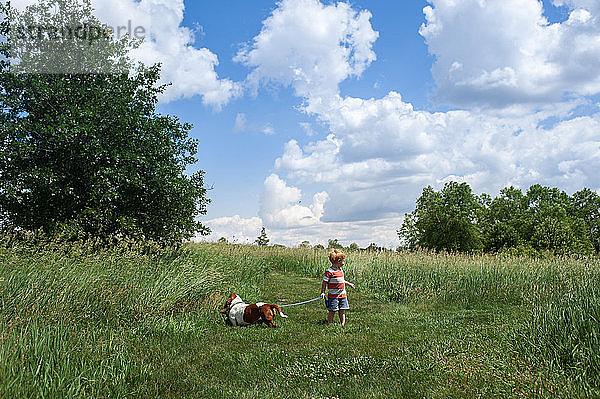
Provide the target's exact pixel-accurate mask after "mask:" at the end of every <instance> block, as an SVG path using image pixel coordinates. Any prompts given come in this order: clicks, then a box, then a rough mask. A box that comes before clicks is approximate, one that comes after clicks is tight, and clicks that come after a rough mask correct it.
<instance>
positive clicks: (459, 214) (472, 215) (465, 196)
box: [398, 182, 483, 251]
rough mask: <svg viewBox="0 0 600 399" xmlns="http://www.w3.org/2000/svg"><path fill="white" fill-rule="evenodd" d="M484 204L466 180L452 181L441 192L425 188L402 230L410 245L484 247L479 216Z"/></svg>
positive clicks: (440, 248)
mask: <svg viewBox="0 0 600 399" xmlns="http://www.w3.org/2000/svg"><path fill="white" fill-rule="evenodd" d="M480 209H481V205H480V204H479V202H478V201H477V198H476V197H475V196H474V195H473V193H472V191H471V188H470V187H469V185H468V184H466V183H461V184H459V183H456V182H449V183H446V185H445V186H444V188H443V189H442V190H441V191H440V192H439V193H438V192H436V191H434V190H433V188H431V187H426V188H424V189H423V193H422V194H421V197H419V199H418V200H417V207H416V209H415V210H414V212H412V213H410V214H408V215H407V216H406V219H405V221H404V223H403V224H402V227H401V229H400V230H399V231H398V234H399V236H400V238H401V240H403V241H404V242H406V243H407V246H408V247H409V248H416V247H423V248H430V249H434V250H437V251H441V250H449V251H476V250H480V249H482V247H483V243H482V240H481V233H480V231H479V229H478V228H477V220H478V216H479V212H480Z"/></svg>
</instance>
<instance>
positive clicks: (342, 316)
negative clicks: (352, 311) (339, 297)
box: [338, 309, 346, 325]
mask: <svg viewBox="0 0 600 399" xmlns="http://www.w3.org/2000/svg"><path fill="white" fill-rule="evenodd" d="M338 316H340V323H342V325H344V324H346V313H345V312H344V309H340V310H339V311H338Z"/></svg>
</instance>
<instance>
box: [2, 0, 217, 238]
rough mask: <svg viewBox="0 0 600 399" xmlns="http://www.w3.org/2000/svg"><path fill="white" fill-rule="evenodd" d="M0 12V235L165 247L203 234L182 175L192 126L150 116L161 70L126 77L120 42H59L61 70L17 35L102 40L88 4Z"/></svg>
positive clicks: (198, 209)
mask: <svg viewBox="0 0 600 399" xmlns="http://www.w3.org/2000/svg"><path fill="white" fill-rule="evenodd" d="M0 7H2V8H1V9H0V11H1V12H3V13H4V14H6V15H8V18H6V19H5V20H4V21H3V24H2V26H1V30H2V32H1V33H2V34H3V35H5V36H6V37H8V41H7V42H6V43H4V44H2V46H1V47H0V51H1V55H2V56H3V57H5V58H4V59H3V60H2V61H0V223H1V226H2V227H3V228H4V229H19V230H28V231H36V230H43V231H44V232H47V233H50V234H53V233H57V232H65V231H68V232H70V233H72V234H74V235H76V236H84V237H89V236H95V237H131V238H137V239H154V240H158V241H163V242H178V241H181V240H182V239H185V238H189V237H191V236H193V235H194V234H196V233H198V232H199V233H201V234H204V233H207V232H208V229H207V228H206V227H204V226H203V225H202V224H201V223H199V222H197V221H196V220H195V218H196V216H197V215H198V214H203V213H205V212H206V205H207V203H208V199H207V198H206V189H205V188H204V184H203V172H202V171H198V172H195V173H193V174H187V173H186V170H187V168H188V167H189V166H190V165H192V164H194V163H195V162H196V161H197V160H196V158H195V154H196V153H197V142H196V141H195V140H193V139H191V138H190V137H189V133H190V130H191V129H192V126H191V125H190V124H187V123H182V122H180V121H179V119H178V118H176V117H173V116H164V115H159V114H158V113H157V112H156V105H157V103H158V96H159V95H160V93H162V92H163V91H164V90H165V86H158V85H157V82H158V80H159V78H160V68H159V66H157V65H154V66H152V67H146V66H144V65H141V64H138V65H137V66H135V67H133V64H132V63H131V61H130V60H129V59H128V58H127V51H128V50H129V49H130V48H131V47H132V46H135V43H134V42H132V41H131V40H129V39H123V40H117V41H115V40H105V42H104V43H101V45H100V46H97V47H91V46H89V45H86V43H80V42H77V40H80V39H78V38H77V37H65V36H64V35H63V36H62V37H59V38H54V39H53V40H58V41H59V47H60V48H62V49H64V48H65V47H64V46H67V48H68V57H69V59H67V60H63V58H65V55H64V54H63V55H62V57H61V52H60V51H56V46H57V45H56V44H55V43H53V42H52V43H51V46H50V47H49V46H48V45H47V41H48V40H46V41H44V40H42V41H40V40H39V39H40V37H38V38H37V39H38V40H37V41H36V40H34V41H33V42H32V41H31V40H30V39H31V37H30V36H29V35H21V36H19V35H16V34H15V33H16V32H18V31H19V30H18V29H16V28H15V27H17V28H18V26H19V24H20V25H21V26H31V25H32V24H35V26H41V27H57V28H59V29H60V28H62V27H65V26H74V25H73V24H80V26H87V27H89V26H95V27H102V28H103V29H106V26H105V25H103V24H101V23H100V21H98V20H97V19H96V18H95V17H94V16H93V15H92V8H91V5H90V1H89V0H86V1H84V2H83V3H81V2H79V1H77V0H58V1H48V0H40V1H39V2H38V3H37V4H36V5H35V6H32V7H28V8H27V9H26V10H25V11H24V12H18V11H16V10H14V9H10V6H9V5H8V4H4V5H0ZM11 28H12V29H11ZM105 32H106V31H105ZM107 33H110V32H107ZM43 39H48V38H46V37H44V38H43ZM71 42H73V43H74V44H73V43H71ZM44 43H45V44H44ZM61 46H62V47H61ZM60 48H59V50H60ZM73 63H75V66H78V67H79V69H73V70H65V69H64V68H63V67H65V66H68V65H73ZM28 68H29V69H28ZM61 68H62V69H61ZM36 71H37V72H36Z"/></svg>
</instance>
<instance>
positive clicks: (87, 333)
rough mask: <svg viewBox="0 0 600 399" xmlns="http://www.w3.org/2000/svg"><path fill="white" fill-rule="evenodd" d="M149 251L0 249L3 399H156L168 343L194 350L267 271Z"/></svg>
mask: <svg viewBox="0 0 600 399" xmlns="http://www.w3.org/2000/svg"><path fill="white" fill-rule="evenodd" d="M147 249H148V248H147V247H144V246H140V247H136V246H135V245H133V246H131V245H126V246H122V247H116V248H112V249H97V248H95V249H91V248H90V246H89V245H85V244H84V245H79V244H74V245H68V246H66V245H65V244H58V245H57V244H54V243H47V244H45V245H34V246H27V245H24V246H23V245H17V246H16V247H7V246H4V247H1V248H0V397H54V396H59V397H63V396H67V397H104V396H128V395H131V394H135V393H145V394H146V395H150V396H152V393H151V392H150V391H149V389H152V386H151V385H150V386H149V385H146V384H143V382H144V381H152V380H154V379H155V378H154V377H153V375H154V374H156V373H159V372H164V371H163V370H160V365H161V364H164V362H165V361H166V359H165V358H164V353H161V346H163V347H167V346H165V344H164V342H163V340H164V339H166V338H165V337H168V338H169V343H168V346H169V347H170V346H172V345H180V346H181V347H185V345H184V343H183V342H182V340H186V339H190V337H193V336H194V334H202V333H203V332H204V331H205V330H206V329H207V325H206V323H215V322H220V321H221V320H220V318H219V317H218V315H217V314H216V312H214V310H215V309H216V308H217V307H218V306H219V305H221V304H222V303H223V302H224V298H225V296H226V293H227V292H228V291H230V290H232V289H233V287H235V289H236V290H237V291H238V292H240V293H241V294H242V295H243V294H246V295H253V294H255V293H256V290H257V285H258V283H259V282H260V281H261V279H262V278H263V276H264V274H265V273H266V270H267V268H266V264H265V262H264V260H263V259H259V258H252V257H249V255H248V253H241V252H240V251H239V250H238V249H236V248H235V247H218V248H217V247H214V246H209V245H208V246H204V247H202V248H191V247H184V248H183V249H180V250H174V251H170V250H158V249H156V250H150V251H148V250H147ZM239 262H243V265H244V267H240V268H235V267H231V265H232V264H236V263H239ZM194 315H199V316H201V317H194ZM203 323H204V324H203ZM170 361H176V360H173V359H171V360H170Z"/></svg>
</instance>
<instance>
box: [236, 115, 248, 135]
mask: <svg viewBox="0 0 600 399" xmlns="http://www.w3.org/2000/svg"><path fill="white" fill-rule="evenodd" d="M247 122H248V120H247V118H246V114H244V113H238V114H237V115H236V116H235V123H234V125H233V131H234V132H237V133H240V132H243V131H245V130H246V123H247Z"/></svg>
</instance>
